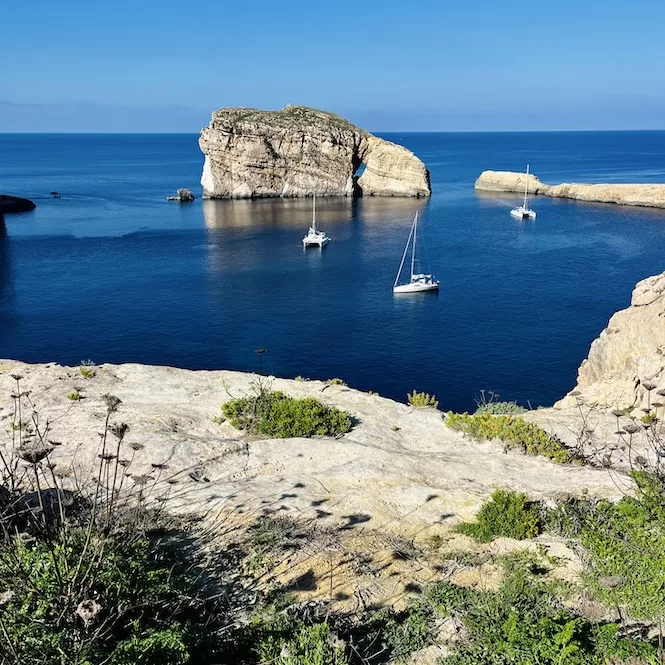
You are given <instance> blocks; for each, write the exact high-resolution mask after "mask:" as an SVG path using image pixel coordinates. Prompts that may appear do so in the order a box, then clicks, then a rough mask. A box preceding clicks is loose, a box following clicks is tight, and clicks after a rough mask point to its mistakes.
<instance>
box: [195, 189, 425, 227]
mask: <svg viewBox="0 0 665 665" xmlns="http://www.w3.org/2000/svg"><path fill="white" fill-rule="evenodd" d="M428 204H429V199H427V200H422V199H414V198H398V197H379V196H376V197H375V196H372V197H366V198H361V199H352V198H349V197H325V198H318V199H317V200H316V219H317V222H318V223H320V225H321V226H322V227H326V228H328V227H329V226H334V225H337V224H347V223H348V222H351V221H356V220H361V221H362V222H363V223H364V224H366V225H371V226H374V225H376V224H377V223H378V224H384V223H385V224H389V223H390V222H391V220H400V221H402V220H404V219H412V218H413V216H414V215H415V213H416V211H417V210H420V211H422V210H423V209H424V208H426V207H427V205H428ZM203 217H204V220H205V225H206V227H207V228H208V229H210V230H213V229H226V228H243V227H248V228H249V227H251V228H253V229H256V228H260V227H284V228H289V227H299V228H302V229H303V232H306V231H307V228H308V227H309V224H310V222H311V220H312V199H311V198H309V199H302V198H298V199H281V198H279V199H277V198H275V199H253V200H247V199H240V200H228V201H223V200H213V199H206V200H204V201H203Z"/></svg>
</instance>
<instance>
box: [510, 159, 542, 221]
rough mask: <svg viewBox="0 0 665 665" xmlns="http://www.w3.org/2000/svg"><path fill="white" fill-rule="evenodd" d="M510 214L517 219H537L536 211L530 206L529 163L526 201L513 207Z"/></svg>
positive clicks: (525, 192) (525, 188)
mask: <svg viewBox="0 0 665 665" xmlns="http://www.w3.org/2000/svg"><path fill="white" fill-rule="evenodd" d="M510 214H511V215H512V216H513V217H516V218H517V219H536V213H535V212H534V211H533V210H531V209H530V208H529V165H528V164H527V165H526V185H525V186H524V203H523V204H522V205H521V206H518V207H517V208H513V209H512V210H511V211H510Z"/></svg>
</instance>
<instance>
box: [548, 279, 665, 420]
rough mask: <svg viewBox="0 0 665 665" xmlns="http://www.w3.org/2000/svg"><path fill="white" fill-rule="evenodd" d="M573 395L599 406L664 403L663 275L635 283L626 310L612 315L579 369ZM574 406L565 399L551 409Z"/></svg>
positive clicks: (664, 310)
mask: <svg viewBox="0 0 665 665" xmlns="http://www.w3.org/2000/svg"><path fill="white" fill-rule="evenodd" d="M659 391H660V392H661V393H662V394H659ZM575 392H577V393H578V395H579V396H581V398H582V399H583V400H584V402H585V403H586V404H589V405H597V406H601V407H610V408H628V407H631V408H633V409H639V408H641V407H646V406H647V402H648V401H649V400H650V402H651V405H652V406H653V403H654V402H657V403H665V272H664V273H661V274H660V275H655V276H654V277H648V278H647V279H644V280H642V281H641V282H638V283H637V285H636V287H635V290H634V291H633V296H632V300H631V305H630V307H628V308H627V309H624V310H622V311H620V312H617V313H616V314H614V316H612V318H611V319H610V321H609V324H608V326H607V328H605V330H603V331H602V332H601V333H600V336H599V337H598V338H597V339H596V340H595V341H594V342H593V343H592V344H591V349H590V350H589V356H588V358H587V359H586V360H585V361H584V362H583V363H582V365H581V366H580V368H579V372H578V379H577V387H576V390H575ZM649 393H650V394H649ZM574 403H575V396H574V395H572V394H570V395H568V396H566V397H565V398H564V399H562V400H561V401H560V402H558V403H557V405H556V406H557V407H566V406H571V405H572V404H574Z"/></svg>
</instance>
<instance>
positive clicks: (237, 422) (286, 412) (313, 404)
mask: <svg viewBox="0 0 665 665" xmlns="http://www.w3.org/2000/svg"><path fill="white" fill-rule="evenodd" d="M222 413H223V415H224V417H225V418H228V420H229V422H230V423H231V425H233V426H234V427H235V428H237V429H242V430H245V431H247V432H249V433H251V434H261V435H264V436H269V437H276V438H288V437H295V436H304V437H311V436H336V435H339V434H345V433H346V432H349V431H350V430H351V427H352V421H351V417H350V416H349V414H348V413H346V412H345V411H340V410H339V409H336V408H334V407H330V406H327V405H325V404H322V403H321V402H319V401H318V400H317V399H314V398H313V397H304V398H295V397H289V396H287V395H285V394H284V393H282V392H277V391H263V392H261V393H259V394H258V395H256V396H252V397H242V398H239V399H232V400H230V401H228V402H226V403H224V404H223V405H222Z"/></svg>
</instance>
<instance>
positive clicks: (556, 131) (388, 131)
mask: <svg viewBox="0 0 665 665" xmlns="http://www.w3.org/2000/svg"><path fill="white" fill-rule="evenodd" d="M365 131H367V132H369V133H370V134H562V133H567V134H574V133H590V132H598V133H600V132H606V133H607V132H664V131H665V127H651V128H648V129H644V128H641V129H637V128H629V129H420V130H417V129H372V130H370V129H367V130H365ZM200 133H201V131H200V130H199V131H189V132H181V131H173V132H145V131H138V130H128V131H103V130H99V131H97V130H95V131H83V132H68V131H53V132H43V131H39V130H36V129H34V130H33V129H30V130H20V131H19V130H3V129H0V135H12V134H14V135H24V134H29V135H44V136H57V135H63V136H85V135H91V136H94V135H101V136H108V135H128V134H129V135H137V136H139V135H140V136H145V135H153V136H169V135H171V136H176V135H180V136H197V135H199V134H200Z"/></svg>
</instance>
